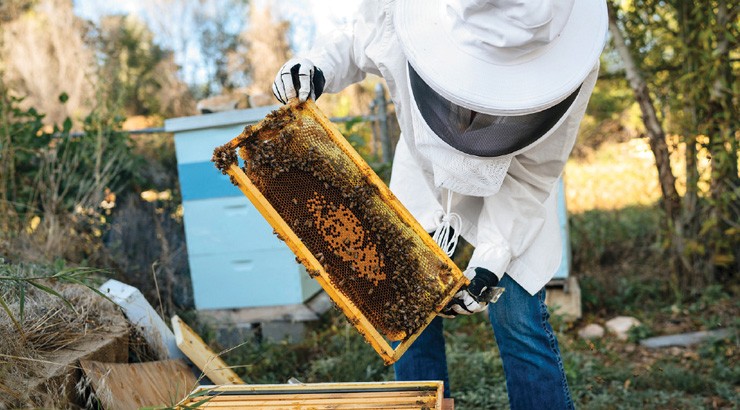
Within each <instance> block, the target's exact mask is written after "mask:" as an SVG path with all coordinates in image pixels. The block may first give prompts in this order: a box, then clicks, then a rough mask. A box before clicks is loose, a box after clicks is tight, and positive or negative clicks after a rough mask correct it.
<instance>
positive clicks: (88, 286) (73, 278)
mask: <svg viewBox="0 0 740 410" xmlns="http://www.w3.org/2000/svg"><path fill="white" fill-rule="evenodd" d="M66 279H67V280H69V281H70V282H74V283H76V284H78V285H82V286H84V287H86V288H88V289H90V290H91V291H93V292H95V293H97V294H98V296H100V297H102V298H104V299H105V300H107V301H109V302H111V303H114V304H115V303H116V302H114V301H113V300H112V299H111V298H109V297H108V295H106V294H105V293H103V292H101V291H100V290H99V289H98V288H96V287H94V286H90V285H88V284H87V283H85V282H83V281H81V280H79V279H77V278H75V277H73V276H70V277H67V278H66Z"/></svg>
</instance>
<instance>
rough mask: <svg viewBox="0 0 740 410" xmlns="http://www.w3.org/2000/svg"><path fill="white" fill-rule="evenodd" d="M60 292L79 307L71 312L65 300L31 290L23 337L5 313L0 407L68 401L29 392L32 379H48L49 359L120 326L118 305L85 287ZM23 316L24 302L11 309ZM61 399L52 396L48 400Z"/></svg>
mask: <svg viewBox="0 0 740 410" xmlns="http://www.w3.org/2000/svg"><path fill="white" fill-rule="evenodd" d="M57 291H58V292H59V293H60V294H61V295H62V296H64V297H65V298H66V299H67V300H68V301H69V302H70V303H71V304H72V306H74V310H72V309H71V308H70V307H69V306H67V305H66V304H65V303H64V302H63V301H62V300H60V299H59V298H57V297H54V296H52V295H49V294H47V293H45V292H41V291H29V292H28V293H27V295H26V300H25V308H24V312H25V316H24V317H23V321H22V323H21V325H22V329H23V334H19V332H18V331H17V329H16V327H15V325H14V324H13V322H12V320H11V319H10V318H9V317H8V316H7V315H6V314H5V313H4V312H3V313H2V314H0V392H3V393H2V394H0V408H4V407H6V406H9V405H11V406H12V403H33V404H35V405H47V404H48V403H50V402H56V400H55V399H59V400H62V401H66V399H63V398H62V397H61V396H63V394H61V393H60V392H59V391H56V392H51V391H49V392H46V393H44V392H41V394H40V395H39V396H37V394H39V392H30V391H25V390H24V389H23V388H22V386H27V385H28V384H29V381H30V380H33V379H35V378H43V377H45V374H44V371H45V369H46V368H47V366H48V365H49V364H53V363H52V362H50V360H51V359H49V357H50V355H51V354H53V353H54V352H58V351H60V350H62V349H65V348H68V347H70V346H73V345H74V344H75V343H77V342H79V341H80V340H81V339H83V338H85V337H87V336H89V335H90V334H95V333H104V332H106V330H107V329H110V328H111V327H112V326H114V325H115V322H114V320H113V318H114V317H116V315H115V313H116V312H115V309H116V307H115V305H113V304H112V303H111V302H109V301H107V300H105V299H103V298H101V297H100V296H98V295H96V294H95V293H93V292H92V291H91V290H89V289H86V288H84V287H82V286H76V285H64V286H59V287H57ZM10 307H11V309H12V310H13V311H14V312H18V311H19V308H20V306H19V302H15V303H14V304H11V305H10ZM54 394H56V395H59V396H60V397H49V395H54Z"/></svg>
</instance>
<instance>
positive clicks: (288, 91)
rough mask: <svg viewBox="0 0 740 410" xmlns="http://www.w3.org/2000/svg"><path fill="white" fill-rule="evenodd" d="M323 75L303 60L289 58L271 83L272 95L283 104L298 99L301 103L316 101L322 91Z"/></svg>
mask: <svg viewBox="0 0 740 410" xmlns="http://www.w3.org/2000/svg"><path fill="white" fill-rule="evenodd" d="M325 83H326V80H325V79H324V73H323V72H322V71H321V69H319V68H318V67H316V66H314V65H313V62H311V60H308V59H305V58H291V59H290V60H288V62H287V63H285V64H284V65H283V66H282V67H281V68H280V70H279V71H278V73H277V75H276V76H275V82H273V83H272V93H273V94H274V95H275V98H277V99H278V101H280V102H281V103H283V104H287V103H288V101H289V100H291V99H293V98H296V97H297V98H298V99H299V100H300V101H301V102H303V101H306V100H307V99H308V98H311V99H313V100H316V99H317V98H319V96H320V95H321V93H322V92H323V91H324V84H325Z"/></svg>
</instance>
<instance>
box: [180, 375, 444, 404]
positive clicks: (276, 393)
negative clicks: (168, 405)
mask: <svg viewBox="0 0 740 410" xmlns="http://www.w3.org/2000/svg"><path fill="white" fill-rule="evenodd" d="M443 405H446V403H445V402H444V400H443V387H442V382H441V381H430V382H367V383H311V384H275V385H270V384H267V385H232V386H201V387H199V388H197V389H196V390H194V391H193V393H192V394H190V396H189V397H188V398H187V399H185V400H183V401H182V402H180V403H179V405H178V407H177V408H178V409H185V408H199V409H201V408H202V409H264V410H277V409H290V410H308V409H311V410H322V409H340V410H341V409H427V410H442V409H446V408H448V407H443Z"/></svg>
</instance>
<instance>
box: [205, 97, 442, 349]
mask: <svg viewBox="0 0 740 410" xmlns="http://www.w3.org/2000/svg"><path fill="white" fill-rule="evenodd" d="M242 136H243V137H244V138H243V139H242V140H241V141H240V142H239V144H238V145H239V147H240V149H239V155H240V156H241V157H242V159H244V162H245V164H244V168H243V170H244V172H245V174H246V175H247V176H248V177H249V178H250V180H251V181H252V183H253V184H254V185H255V186H256V187H257V189H259V190H260V192H261V193H262V194H263V195H264V196H265V197H266V198H267V199H268V201H269V202H270V203H271V204H272V205H273V207H274V208H275V210H276V211H277V212H278V214H280V216H281V217H282V218H283V220H284V221H285V222H286V223H287V224H288V225H289V226H290V228H291V229H292V230H293V232H294V233H295V234H296V235H297V236H298V237H299V238H300V239H301V241H302V242H303V243H304V245H305V246H306V247H307V248H308V249H309V250H310V251H311V253H312V254H313V255H314V256H315V257H316V259H317V260H318V261H319V263H321V264H322V266H323V268H324V270H325V271H326V272H327V274H328V275H329V278H330V280H331V282H332V284H333V286H334V287H335V288H336V289H337V290H339V291H340V292H342V293H344V294H345V295H346V296H347V297H348V298H349V299H350V300H351V301H352V302H353V303H354V304H355V305H356V306H357V307H358V309H359V310H360V311H361V312H362V313H363V314H364V315H365V316H366V317H367V318H368V320H369V321H370V323H372V324H373V326H375V327H376V328H377V329H378V331H380V332H381V333H382V334H384V335H385V336H386V337H388V338H389V339H390V340H400V339H403V338H404V337H405V336H408V335H410V334H412V333H414V332H415V331H416V330H417V329H419V328H420V327H422V326H423V325H424V324H425V322H426V320H427V319H428V318H429V317H430V314H431V313H432V312H433V311H434V310H435V308H436V307H437V305H438V304H439V303H440V302H441V299H442V298H443V297H444V295H445V285H444V284H445V283H450V281H451V269H450V267H449V266H447V264H446V263H444V262H442V261H440V260H439V259H438V258H436V256H434V253H433V252H432V251H431V250H430V249H428V248H426V246H425V245H424V244H423V242H422V241H421V240H420V239H419V238H418V237H417V236H416V235H415V233H414V232H413V230H412V229H411V228H409V227H408V226H406V225H405V224H404V223H403V222H402V221H401V220H400V219H399V218H398V216H397V215H396V214H395V213H394V212H393V211H392V210H391V209H390V207H389V206H388V205H387V204H385V203H384V202H383V200H382V199H381V197H380V195H379V191H378V188H377V187H376V186H375V185H374V184H372V183H370V181H369V179H368V178H367V177H366V176H365V175H363V174H362V172H361V171H360V170H359V169H358V168H357V167H356V166H355V164H354V163H353V162H352V161H351V159H350V158H349V157H347V156H346V155H344V153H343V152H342V151H341V149H340V148H338V147H337V146H336V144H335V143H334V142H332V140H331V138H330V137H329V136H328V135H327V132H326V130H324V128H323V127H322V126H321V125H320V124H319V123H318V122H317V121H315V120H314V119H313V118H311V117H306V116H301V115H296V113H294V112H293V110H290V109H286V108H283V109H280V110H278V111H275V112H273V113H271V114H270V115H268V117H266V119H265V120H264V121H263V122H262V123H261V124H260V125H259V126H258V127H247V128H246V129H245V130H244V132H243V133H242ZM217 150H218V149H217ZM231 151H232V152H233V151H234V150H233V149H232V150H231ZM216 157H217V155H216V154H215V153H214V158H216ZM218 158H224V162H227V164H226V167H228V165H230V164H233V163H236V157H235V155H234V156H231V155H230V154H229V155H227V154H226V153H220V154H219V155H218ZM229 161H231V162H229ZM214 162H215V161H214ZM217 166H219V164H218V163H217ZM219 168H220V167H219ZM222 169H223V168H222ZM317 198H318V199H317ZM322 218H323V219H326V218H330V219H331V218H333V219H332V220H331V221H329V222H327V221H326V220H322ZM358 231H361V233H362V235H360V234H358ZM350 233H351V234H352V235H355V237H352V238H350V237H349V236H348V235H350ZM334 236H336V238H334ZM340 237H341V240H339V239H338V238H340ZM280 239H283V238H280ZM335 239H336V240H335ZM343 244H344V245H343ZM345 245H346V246H345ZM361 247H362V249H361ZM353 255H356V256H357V257H356V258H353ZM363 264H365V265H366V266H365V265H363ZM304 265H305V263H304ZM307 268H308V270H309V271H310V273H311V274H312V276H315V275H317V274H318V272H317V271H314V270H312V269H311V268H310V267H309V266H307Z"/></svg>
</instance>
